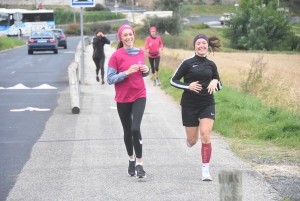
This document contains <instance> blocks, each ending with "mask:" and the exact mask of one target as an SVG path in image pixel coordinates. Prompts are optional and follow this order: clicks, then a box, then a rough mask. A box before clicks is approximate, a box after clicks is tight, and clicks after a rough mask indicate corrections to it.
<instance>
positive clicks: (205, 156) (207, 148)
mask: <svg viewBox="0 0 300 201" xmlns="http://www.w3.org/2000/svg"><path fill="white" fill-rule="evenodd" d="M211 150H212V148H211V143H208V144H203V143H202V148H201V155H202V163H209V161H210V156H211Z"/></svg>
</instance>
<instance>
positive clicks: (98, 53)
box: [93, 30, 110, 84]
mask: <svg viewBox="0 0 300 201" xmlns="http://www.w3.org/2000/svg"><path fill="white" fill-rule="evenodd" d="M105 44H110V40H108V39H107V38H106V37H105V36H104V34H103V31H101V30H98V31H97V32H96V36H95V37H94V38H93V48H94V53H93V60H94V62H95V65H96V80H97V82H99V76H98V73H99V71H100V70H101V83H102V84H104V62H105V53H104V48H103V47H104V45H105Z"/></svg>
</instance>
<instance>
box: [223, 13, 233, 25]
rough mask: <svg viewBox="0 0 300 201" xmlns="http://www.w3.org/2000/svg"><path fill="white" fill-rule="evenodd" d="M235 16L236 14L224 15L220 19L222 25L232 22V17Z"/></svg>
mask: <svg viewBox="0 0 300 201" xmlns="http://www.w3.org/2000/svg"><path fill="white" fill-rule="evenodd" d="M233 16H235V13H223V15H222V16H221V17H220V22H221V25H223V24H226V23H225V22H226V21H230V20H231V19H232V17H233Z"/></svg>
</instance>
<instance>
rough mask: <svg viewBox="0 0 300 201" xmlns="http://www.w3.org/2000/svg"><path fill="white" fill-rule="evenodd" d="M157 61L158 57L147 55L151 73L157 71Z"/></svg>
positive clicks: (158, 60)
mask: <svg viewBox="0 0 300 201" xmlns="http://www.w3.org/2000/svg"><path fill="white" fill-rule="evenodd" d="M159 62H160V57H156V58H150V57H149V63H150V66H151V72H152V74H154V73H155V71H157V72H158V71H159Z"/></svg>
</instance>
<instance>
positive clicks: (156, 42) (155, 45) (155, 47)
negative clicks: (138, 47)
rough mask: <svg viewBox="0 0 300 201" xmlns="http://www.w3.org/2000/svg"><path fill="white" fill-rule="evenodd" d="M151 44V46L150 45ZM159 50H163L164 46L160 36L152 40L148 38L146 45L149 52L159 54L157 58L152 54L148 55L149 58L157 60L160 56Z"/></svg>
mask: <svg viewBox="0 0 300 201" xmlns="http://www.w3.org/2000/svg"><path fill="white" fill-rule="evenodd" d="M150 44H151V45H150ZM159 48H161V49H163V48H164V45H163V43H162V41H161V38H160V36H156V38H152V37H151V36H148V37H147V38H146V44H145V49H146V50H149V52H157V53H158V54H157V55H155V56H152V55H151V54H150V53H149V54H148V57H150V58H156V57H159V56H160V52H159Z"/></svg>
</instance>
